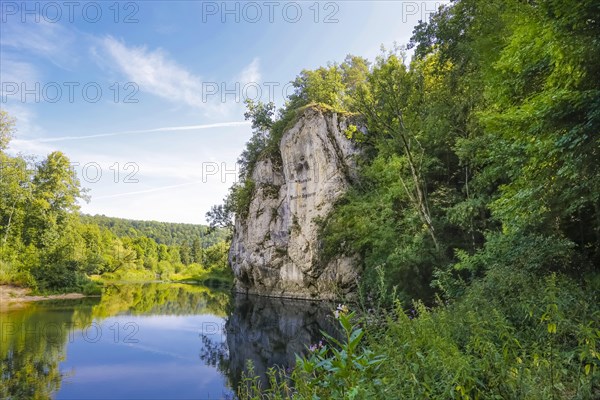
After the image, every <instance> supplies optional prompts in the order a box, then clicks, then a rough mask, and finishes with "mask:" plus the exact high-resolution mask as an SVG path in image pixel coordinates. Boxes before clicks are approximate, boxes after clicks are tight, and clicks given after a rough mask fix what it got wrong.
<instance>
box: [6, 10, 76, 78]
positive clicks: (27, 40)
mask: <svg viewBox="0 0 600 400" xmlns="http://www.w3.org/2000/svg"><path fill="white" fill-rule="evenodd" d="M74 42H75V34H74V32H73V31H71V30H69V29H66V28H65V27H63V26H62V25H60V24H58V23H50V22H46V21H40V22H37V23H20V24H14V23H13V24H5V26H3V30H2V38H1V39H0V47H1V48H3V49H13V50H16V51H18V52H19V53H21V52H28V53H30V54H33V55H36V56H41V57H44V58H47V59H48V60H50V62H52V63H53V64H54V65H56V66H58V67H60V68H63V69H67V70H68V69H71V66H73V65H74V64H76V63H77V61H78V57H77V55H76V54H75V53H74V52H73V51H72V45H73V44H74ZM4 61H5V60H4V59H3V60H2V62H3V63H4Z"/></svg>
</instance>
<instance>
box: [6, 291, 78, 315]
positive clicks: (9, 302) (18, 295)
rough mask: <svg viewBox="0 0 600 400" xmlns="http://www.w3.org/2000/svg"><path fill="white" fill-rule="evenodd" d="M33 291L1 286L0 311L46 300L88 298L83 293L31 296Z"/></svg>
mask: <svg viewBox="0 0 600 400" xmlns="http://www.w3.org/2000/svg"><path fill="white" fill-rule="evenodd" d="M29 293H31V289H29V288H22V287H18V286H13V285H0V310H3V309H6V308H9V307H11V308H13V307H18V306H19V305H21V304H23V303H28V302H32V301H44V300H62V299H80V298H82V297H86V295H84V294H81V293H64V294H51V295H46V296H43V295H30V294H29Z"/></svg>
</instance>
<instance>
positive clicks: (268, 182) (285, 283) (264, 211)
mask: <svg viewBox="0 0 600 400" xmlns="http://www.w3.org/2000/svg"><path fill="white" fill-rule="evenodd" d="M347 127H348V122H347V120H346V118H345V117H341V116H339V115H338V114H336V113H330V112H323V111H320V110H318V109H316V108H309V109H307V110H306V111H304V113H303V115H302V116H301V117H300V118H299V119H298V121H297V123H296V124H295V125H294V126H293V127H292V128H291V129H290V130H288V131H287V132H285V133H284V135H283V138H282V140H281V143H280V151H281V157H282V160H283V165H282V166H278V165H275V164H274V163H273V161H272V160H269V159H265V160H262V161H260V162H259V163H258V164H257V166H256V167H255V169H254V171H253V174H252V179H253V180H254V182H255V184H256V186H255V187H256V189H255V193H254V196H253V199H252V201H251V204H250V209H249V213H248V217H247V218H246V219H245V220H239V219H238V220H236V224H235V230H234V236H233V241H232V246H231V249H230V252H229V262H230V264H231V266H232V268H233V271H234V274H235V277H236V282H235V284H236V290H238V291H240V292H246V293H255V294H261V295H269V296H279V297H296V298H335V297H340V296H341V295H344V294H346V293H348V292H350V291H351V290H352V289H353V287H354V286H355V284H356V280H357V277H358V271H357V269H356V267H355V264H356V263H355V260H354V259H353V258H351V257H341V258H338V259H335V260H333V261H331V262H330V263H329V264H327V265H321V264H320V263H319V262H318V246H319V237H318V226H317V221H318V220H323V219H324V218H325V217H326V216H327V215H328V214H329V213H330V211H331V209H332V207H333V204H334V202H335V201H336V200H337V199H338V198H339V197H340V196H341V195H342V194H344V192H345V191H346V190H347V189H348V186H349V185H350V180H351V179H352V177H353V174H354V171H355V162H354V157H353V156H354V155H355V154H356V152H357V150H356V149H355V147H354V146H353V144H352V142H351V141H349V140H348V139H347V138H346V136H345V135H344V131H345V130H346V129H347Z"/></svg>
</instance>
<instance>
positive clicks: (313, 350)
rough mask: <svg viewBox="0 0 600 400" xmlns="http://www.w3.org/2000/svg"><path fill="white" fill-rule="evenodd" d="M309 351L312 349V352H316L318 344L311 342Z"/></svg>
mask: <svg viewBox="0 0 600 400" xmlns="http://www.w3.org/2000/svg"><path fill="white" fill-rule="evenodd" d="M308 351H310V352H311V353H314V352H315V351H317V345H316V344H311V345H310V346H309V347H308Z"/></svg>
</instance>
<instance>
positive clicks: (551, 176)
mask: <svg viewBox="0 0 600 400" xmlns="http://www.w3.org/2000/svg"><path fill="white" fill-rule="evenodd" d="M599 16H600V4H599V3H598V2H596V1H592V0H587V1H579V2H573V1H565V0H542V1H536V2H521V1H516V0H509V1H506V0H486V1H483V0H460V1H454V2H452V4H449V5H446V6H443V7H441V8H440V10H439V11H438V12H437V13H436V14H434V15H433V16H432V18H431V19H430V21H428V22H422V23H421V24H420V25H418V26H417V27H416V29H415V31H414V35H413V38H412V40H411V43H410V44H409V47H412V48H414V50H415V56H414V58H413V60H412V61H411V62H410V65H408V66H407V65H406V60H405V58H404V52H402V51H400V50H398V49H394V50H392V51H387V52H386V51H384V52H383V53H382V54H381V55H380V56H379V57H378V58H377V59H376V60H375V62H374V63H373V64H372V65H369V64H366V63H364V62H362V63H360V65H366V66H367V69H366V71H365V70H364V68H362V69H359V70H358V71H355V73H353V74H352V76H353V77H355V79H354V80H352V85H350V84H349V83H348V81H347V80H346V81H345V80H344V79H343V78H342V77H343V76H344V71H345V69H344V68H346V70H347V69H348V67H347V66H346V67H344V64H342V65H341V66H337V65H335V64H334V65H332V66H329V67H327V68H321V69H319V70H317V71H312V72H307V71H304V72H303V73H302V74H301V75H300V77H299V78H298V79H297V80H296V84H295V85H296V88H297V89H298V91H297V93H296V94H294V96H292V98H291V99H290V102H289V104H288V106H287V108H286V109H285V112H287V113H289V112H291V111H290V107H295V106H296V105H300V106H302V105H305V104H307V103H309V102H313V101H315V102H321V103H325V104H326V105H327V106H329V107H332V108H334V109H338V108H342V109H344V110H345V111H349V112H352V113H356V114H358V115H360V117H361V118H362V119H363V124H364V125H365V127H366V128H367V132H368V134H366V135H363V134H359V133H360V130H358V131H354V133H355V134H356V135H355V134H353V132H349V136H350V137H351V138H352V139H353V140H355V141H356V143H357V145H359V146H360V147H361V149H362V155H361V157H360V159H359V160H358V161H359V165H360V171H359V172H360V178H359V181H358V182H357V183H356V184H355V185H354V186H353V188H352V189H351V190H350V191H349V192H348V193H347V195H346V196H345V197H344V198H343V199H342V200H341V201H339V203H338V204H336V207H335V210H334V212H333V214H332V215H331V216H330V217H329V218H328V219H327V220H326V221H321V222H320V225H321V226H322V232H321V238H322V241H323V245H322V254H321V257H322V258H323V259H329V258H332V257H336V256H338V255H339V254H340V253H341V252H342V253H346V254H353V255H358V256H359V258H360V260H361V263H362V265H361V266H362V268H363V271H364V273H363V281H362V282H361V294H362V295H363V297H364V299H365V302H366V304H367V306H366V307H365V308H366V309H369V308H372V307H373V306H372V304H373V302H374V301H377V302H378V303H379V304H382V305H384V306H385V305H386V304H387V306H386V307H387V311H381V312H380V313H379V314H378V315H379V316H378V317H377V318H376V319H375V320H373V319H372V318H373V317H372V316H369V317H365V318H366V319H365V322H369V325H366V332H367V334H366V335H365V338H366V339H367V340H366V343H364V345H365V346H367V347H368V348H369V349H371V350H373V351H375V353H378V354H380V355H384V356H385V366H384V367H382V368H381V369H378V370H377V371H378V372H375V376H374V377H373V379H368V380H356V379H355V378H352V379H355V380H352V379H351V378H350V376H348V378H347V379H346V380H345V381H343V382H344V383H345V384H346V385H347V386H348V387H346V390H345V392H344V393H343V394H342V395H341V396H342V397H344V398H440V399H441V398H444V399H445V398H464V399H467V398H532V399H533V398H581V399H591V398H598V397H600V353H599V352H598V347H597V342H598V340H599V339H600V306H599V304H600V299H599V298H598V296H599V293H600V274H599V272H600V271H599V270H598V265H599V264H600V137H599V136H598V131H599V128H600V80H598V79H597V77H598V76H600V70H599V68H600V40H599V39H598V38H600V19H599ZM348 59H350V60H353V59H354V60H357V59H358V58H356V57H349V58H348ZM359 71H362V73H356V72H359ZM381 293H392V294H391V295H389V296H383V297H382V295H381ZM394 293H395V295H394ZM378 299H379V300H381V301H379V300H378ZM436 299H437V300H436ZM394 300H396V301H397V302H399V303H396V306H395V307H391V304H392V303H394ZM415 300H416V302H415V303H413V302H414V301H415ZM419 301H423V303H419ZM398 304H400V305H398ZM411 304H419V305H418V306H413V311H408V315H407V311H406V310H407V309H409V308H410V306H411ZM390 307H391V308H393V309H394V311H390ZM384 308H385V307H384ZM342 345H343V344H342ZM333 346H334V347H335V348H337V349H340V348H341V349H344V346H340V344H339V343H338V344H335V343H334V344H333ZM392 349H393V350H392ZM332 357H334V358H335V357H336V356H332ZM331 360H332V359H329V362H331ZM302 365H306V364H302V363H300V364H299V366H297V368H296V370H295V371H294V372H293V373H292V374H291V376H288V377H286V378H285V379H291V380H292V382H293V384H292V385H291V387H294V386H295V387H296V389H295V390H292V389H290V387H288V386H286V385H284V386H286V387H285V388H284V389H285V390H283V389H282V391H278V390H273V391H270V392H269V393H266V395H267V397H269V398H288V397H292V396H293V397H295V398H311V399H314V398H328V397H329V396H331V395H332V393H333V394H335V393H338V392H336V390H338V389H339V387H337V386H336V385H342V383H339V382H338V383H331V384H330V386H328V387H324V386H323V384H322V383H323V381H324V380H325V381H326V382H332V380H331V378H332V375H331V374H333V375H335V374H338V373H339V372H340V371H339V370H337V369H333V370H325V371H324V370H322V368H323V367H324V365H328V364H327V363H323V362H321V363H320V364H319V367H320V368H321V369H320V370H319V369H317V370H315V371H313V372H311V373H310V374H308V375H306V374H304V375H301V374H300V372H299V371H300V370H299V369H300V368H302ZM356 373H358V374H359V375H360V372H356ZM323 374H325V376H324V375H323ZM285 379H284V380H285ZM307 381H308V384H307ZM274 382H275V383H277V384H279V383H281V382H282V381H281V380H277V379H276V380H275V381H274ZM278 382H279V383H278ZM294 384H295V385H294ZM288 390H290V391H289V392H288ZM244 393H245V394H246V397H254V396H257V392H248V391H245V392H244ZM336 396H337V395H336Z"/></svg>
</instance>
